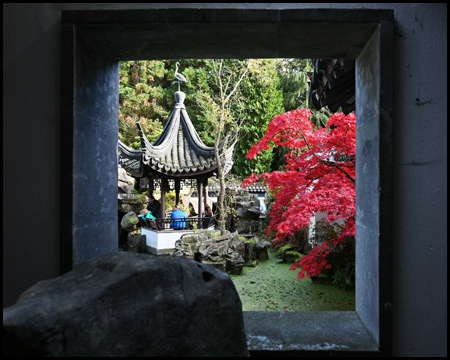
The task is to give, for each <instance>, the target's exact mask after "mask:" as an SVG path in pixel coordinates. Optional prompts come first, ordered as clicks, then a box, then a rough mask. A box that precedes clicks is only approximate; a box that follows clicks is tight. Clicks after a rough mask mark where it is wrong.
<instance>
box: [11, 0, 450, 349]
mask: <svg viewBox="0 0 450 360" xmlns="http://www.w3.org/2000/svg"><path fill="white" fill-rule="evenodd" d="M161 6H162V5H161V4H124V3H121V4H26V5H24V4H4V5H3V9H4V15H3V32H4V35H3V39H4V44H3V47H4V51H3V63H4V65H3V76H4V80H3V90H4V92H3V103H4V108H3V109H4V110H3V149H4V154H3V174H4V175H3V196H4V200H3V214H4V215H3V220H4V226H3V306H4V307H6V306H9V305H11V304H13V303H14V302H15V301H16V300H17V297H18V296H19V294H20V293H21V292H23V291H24V290H25V289H26V288H28V287H30V286H31V285H33V284H34V283H35V282H36V281H39V280H43V279H49V278H53V277H56V276H58V275H59V274H60V268H59V266H60V246H61V244H60V220H61V218H62V216H61V213H62V212H64V211H65V209H62V208H61V207H60V186H62V184H61V180H60V179H61V178H60V170H61V164H60V151H61V145H60V142H59V134H60V129H61V126H63V124H61V113H60V110H61V109H60V92H61V77H60V71H61V69H60V65H61V61H60V59H61V57H60V54H61V50H62V49H61V10H83V9H132V8H136V9H139V8H153V7H161ZM164 6H165V7H172V8H175V7H193V8H198V7H202V8H217V7H219V8H227V7H228V8H233V7H240V8H251V9H253V8H302V7H304V8H315V7H318V8H328V7H333V8H349V9H350V8H371V9H393V10H394V11H395V19H396V24H395V34H396V35H395V39H394V41H395V43H394V72H393V74H392V76H393V78H394V91H395V93H394V96H395V97H394V101H395V104H394V106H395V114H394V117H395V123H394V159H393V162H394V209H393V211H394V218H393V232H394V244H393V258H394V260H393V281H394V289H393V291H394V303H393V315H394V323H393V326H394V329H393V332H394V333H393V343H394V355H397V356H425V355H426V356H433V355H436V356H439V355H441V356H442V355H446V352H447V326H446V319H447V220H446V217H447V196H446V195H447V148H446V147H447V82H446V81H447V80H446V79H447V67H446V63H447V55H446V54H447V6H446V5H442V4H382V3H372V4H245V3H244V4H167V5H164ZM114 101H115V100H114ZM93 105H94V106H95V103H94V104H93ZM94 126H95V125H94ZM94 130H95V129H93V131H94ZM111 131H116V128H114V129H111ZM104 145H105V146H106V147H107V148H108V146H112V145H111V144H109V145H107V144H104ZM100 147H102V148H103V145H101V146H100ZM103 160H105V159H103V158H101V156H100V157H99V158H98V161H103ZM106 161H112V159H109V157H107V158H106ZM92 166H95V165H92ZM112 176H113V175H112ZM102 181H105V180H100V179H99V183H98V184H94V188H93V191H101V189H102V184H101V182H102ZM106 181H107V182H110V183H112V182H114V181H115V180H114V176H113V177H110V178H109V179H108V180H106ZM109 196H112V195H111V194H109V193H107V194H105V197H106V199H107V198H108V197H109ZM105 201H107V200H105ZM105 206H107V205H105ZM101 209H102V205H101V204H99V207H98V209H94V210H93V214H92V215H96V214H97V213H98V212H99V211H100V212H101ZM108 221H112V220H111V219H109V220H108ZM24 224H26V226H27V227H28V228H27V230H26V231H24V230H23V229H24ZM85 225H86V228H89V227H90V226H92V222H90V221H89V220H88V219H87V218H86V222H85ZM98 226H99V227H101V226H102V225H100V224H99V225H98ZM98 226H97V227H96V230H94V231H93V232H92V233H94V234H95V233H96V231H97V230H98V229H99V227H98ZM28 229H32V230H31V231H30V230H28ZM106 230H107V231H112V232H111V234H112V233H114V230H112V229H111V227H108V226H106ZM87 232H89V230H87Z"/></svg>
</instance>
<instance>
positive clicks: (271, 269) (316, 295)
mask: <svg viewBox="0 0 450 360" xmlns="http://www.w3.org/2000/svg"><path fill="white" fill-rule="evenodd" d="M289 267H290V264H283V263H282V262H281V260H279V259H276V258H275V253H272V252H270V251H269V260H265V261H261V262H259V264H258V265H257V266H255V267H244V269H243V272H242V274H241V275H230V277H231V279H232V281H233V283H234V285H235V286H236V289H237V291H238V293H239V296H240V298H241V302H242V310H243V311H355V291H346V290H341V289H338V288H336V287H335V286H334V285H332V284H323V283H322V284H321V283H313V282H312V281H311V279H309V278H307V279H301V280H299V279H298V278H297V274H298V270H296V271H292V270H288V269H289Z"/></svg>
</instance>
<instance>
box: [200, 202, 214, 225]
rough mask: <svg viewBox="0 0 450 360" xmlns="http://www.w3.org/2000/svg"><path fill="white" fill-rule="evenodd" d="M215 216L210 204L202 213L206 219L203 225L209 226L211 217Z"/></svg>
mask: <svg viewBox="0 0 450 360" xmlns="http://www.w3.org/2000/svg"><path fill="white" fill-rule="evenodd" d="M213 216H214V214H213V212H212V210H211V207H210V206H209V205H206V206H205V212H204V213H203V214H202V217H204V218H205V219H204V220H203V226H204V227H208V225H209V223H210V222H211V218H212V217H213Z"/></svg>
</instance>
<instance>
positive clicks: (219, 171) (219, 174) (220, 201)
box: [214, 141, 226, 234]
mask: <svg viewBox="0 0 450 360" xmlns="http://www.w3.org/2000/svg"><path fill="white" fill-rule="evenodd" d="M214 152H215V155H216V160H217V177H218V178H219V184H220V192H219V196H218V197H217V207H218V210H219V214H220V218H219V227H220V231H221V232H222V234H223V233H224V232H225V221H226V219H225V206H224V196H225V176H224V173H223V166H222V162H221V158H220V154H219V142H218V141H216V142H215V144H214Z"/></svg>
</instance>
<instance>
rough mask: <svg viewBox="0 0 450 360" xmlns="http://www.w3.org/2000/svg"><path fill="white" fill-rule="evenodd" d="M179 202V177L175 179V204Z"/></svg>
mask: <svg viewBox="0 0 450 360" xmlns="http://www.w3.org/2000/svg"><path fill="white" fill-rule="evenodd" d="M179 203H180V179H175V205H178V204H179Z"/></svg>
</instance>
